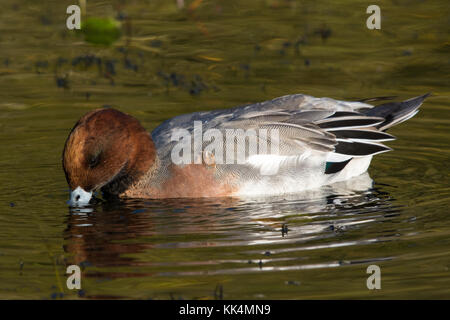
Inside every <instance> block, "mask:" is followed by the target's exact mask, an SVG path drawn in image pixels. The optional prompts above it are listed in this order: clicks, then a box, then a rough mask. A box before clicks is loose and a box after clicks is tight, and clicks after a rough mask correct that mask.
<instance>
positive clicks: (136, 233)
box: [0, 0, 450, 299]
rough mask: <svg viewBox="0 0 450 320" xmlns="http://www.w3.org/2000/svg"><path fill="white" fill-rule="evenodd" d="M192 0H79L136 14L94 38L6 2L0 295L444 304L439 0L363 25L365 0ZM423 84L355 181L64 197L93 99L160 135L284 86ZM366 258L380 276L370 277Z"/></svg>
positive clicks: (445, 154) (444, 133) (445, 83)
mask: <svg viewBox="0 0 450 320" xmlns="http://www.w3.org/2000/svg"><path fill="white" fill-rule="evenodd" d="M190 3H194V4H199V6H198V7H196V8H193V9H190V10H179V9H178V8H177V7H176V1H151V2H150V1H148V2H143V3H140V4H138V3H133V4H124V3H123V2H122V1H112V2H107V1H96V2H95V3H88V15H89V16H111V17H116V16H119V17H123V16H125V15H127V16H128V17H130V20H129V22H127V23H128V25H129V27H128V30H129V31H128V32H124V34H123V35H122V38H121V39H120V40H118V42H116V43H115V44H114V45H113V46H110V47H102V46H95V45H92V44H88V43H86V42H84V41H83V38H82V37H80V36H77V35H75V34H74V33H73V32H69V31H68V30H67V29H65V18H66V16H67V15H66V14H65V9H66V5H68V4H65V3H63V2H60V1H46V3H45V4H36V3H35V2H34V1H25V0H24V1H12V0H5V1H3V2H2V10H1V11H0V143H1V147H2V150H1V153H0V230H1V232H0V298H2V299H17V298H31V299H59V298H63V299H77V298H87V299H94V298H138V299H148V298H152V299H171V298H173V299H179V298H183V299H187V298H200V299H214V298H224V299H244V298H248V299H305V298H447V299H448V298H450V289H449V288H450V274H449V267H450V253H449V249H450V217H449V209H448V205H449V200H448V198H449V196H450V183H449V169H448V161H449V159H450V152H449V150H450V148H449V147H450V135H449V124H450V120H449V118H448V112H449V107H450V99H449V98H450V91H449V84H450V81H449V80H450V79H449V74H450V61H449V52H450V45H449V42H448V41H449V38H448V34H449V31H450V30H449V29H450V23H449V18H448V17H449V14H448V13H449V12H448V3H447V2H446V1H434V2H432V3H429V2H424V1H413V0H408V1H407V0H397V1H380V2H379V5H380V7H381V10H382V16H383V21H382V29H381V30H380V31H371V30H368V29H367V28H366V27H365V20H366V18H367V16H368V15H367V14H366V13H365V9H366V5H367V4H366V3H365V2H360V1H347V2H346V4H341V3H339V4H338V3H336V2H335V1H321V2H316V1H310V2H309V1H282V0H267V1H245V3H243V2H242V1H206V0H205V1H196V2H190V1H186V4H187V5H189V4H190ZM123 23H124V24H126V23H125V22H123ZM124 29H126V28H125V27H124ZM127 39H128V40H127ZM426 92H433V94H434V96H432V97H430V98H429V99H428V100H427V101H426V102H425V104H424V106H423V107H422V111H421V112H420V113H419V114H418V115H417V116H416V117H415V118H413V119H411V120H409V121H408V122H407V123H404V124H402V125H399V126H397V127H395V128H393V129H392V130H390V133H391V134H394V135H395V136H396V137H397V138H398V140H396V141H393V142H389V143H388V145H389V146H391V147H393V148H394V150H395V151H393V152H389V153H385V154H382V155H378V156H376V157H375V158H374V160H373V162H372V165H371V167H370V170H369V174H370V177H369V176H368V175H367V176H362V177H360V178H359V179H358V180H357V181H353V182H352V183H349V184H345V185H340V186H333V187H331V188H324V189H322V190H317V191H312V192H308V193H306V194H299V195H290V196H286V197H277V198H267V199H252V200H239V199H190V200H189V199H184V200H165V201H162V200H160V201H150V200H128V201H121V202H116V203H114V202H109V203H99V204H97V205H95V206H92V207H90V208H86V210H79V209H70V208H69V207H68V206H67V204H66V201H67V199H68V187H67V184H66V182H65V179H64V174H63V171H62V168H61V153H62V147H63V144H64V141H65V139H66V137H67V135H68V133H69V131H70V129H71V127H72V126H73V124H74V123H75V122H76V120H77V119H78V118H79V117H80V116H81V115H83V114H84V113H86V112H87V111H89V110H92V109H94V108H98V107H101V106H103V105H109V106H113V107H116V108H118V109H120V110H122V111H125V112H128V113H130V114H132V115H133V116H135V117H137V118H138V119H139V120H140V121H141V123H142V124H143V125H144V127H146V128H148V130H152V129H153V128H155V127H156V126H157V125H158V124H159V123H161V121H163V120H165V119H167V118H170V117H172V116H175V115H178V114H182V113H187V112H192V111H198V110H212V109H219V108H225V107H232V106H235V105H238V104H245V103H249V102H257V101H263V100H267V99H271V98H274V97H277V96H281V95H285V94H292V93H306V94H310V95H314V96H329V97H333V98H337V99H360V98H366V97H373V96H391V95H394V96H398V97H399V98H398V99H406V98H409V97H413V96H416V95H419V94H423V93H426ZM371 179H373V183H372V180H371ZM286 231H287V232H286ZM70 264H78V265H80V266H81V267H82V269H83V277H82V291H77V290H73V291H71V290H68V289H67V288H66V286H65V281H66V275H65V270H66V267H67V266H68V265H70ZM371 264H376V265H378V266H380V268H381V273H382V280H381V285H382V289H381V290H368V289H367V287H366V279H367V277H368V276H369V275H368V274H367V273H366V269H367V267H368V266H369V265H371Z"/></svg>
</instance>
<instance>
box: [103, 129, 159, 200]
mask: <svg viewBox="0 0 450 320" xmlns="http://www.w3.org/2000/svg"><path fill="white" fill-rule="evenodd" d="M130 140H131V141H130V145H131V148H130V150H129V151H128V152H129V155H128V160H127V161H126V162H125V163H124V165H123V167H122V169H121V170H120V171H119V173H117V174H116V176H115V177H114V178H113V179H112V180H111V182H109V183H107V184H106V185H105V186H103V187H102V189H101V190H102V192H103V193H104V195H105V196H106V197H108V196H115V197H117V196H120V195H121V194H123V193H125V192H126V191H127V190H129V189H130V188H132V187H133V186H135V185H137V184H139V182H140V181H141V180H142V179H145V177H147V176H148V175H149V174H152V173H153V172H155V171H156V169H157V167H158V166H159V161H158V156H157V153H156V149H155V145H154V143H153V141H152V139H151V137H150V134H149V133H148V132H146V131H141V132H137V133H136V134H134V135H133V136H132V137H130ZM118 151H119V152H127V151H121V150H118Z"/></svg>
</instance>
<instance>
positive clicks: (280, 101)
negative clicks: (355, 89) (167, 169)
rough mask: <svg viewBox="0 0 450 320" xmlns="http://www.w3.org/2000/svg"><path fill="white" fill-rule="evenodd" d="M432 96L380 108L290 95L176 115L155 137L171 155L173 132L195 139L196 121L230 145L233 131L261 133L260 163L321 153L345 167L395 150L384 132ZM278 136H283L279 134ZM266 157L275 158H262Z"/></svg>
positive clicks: (156, 131)
mask: <svg viewBox="0 0 450 320" xmlns="http://www.w3.org/2000/svg"><path fill="white" fill-rule="evenodd" d="M426 97H427V95H424V96H421V97H417V98H413V99H410V100H407V101H404V102H398V103H387V104H383V105H380V106H377V107H374V106H372V105H369V104H366V103H362V102H347V101H339V100H334V99H330V98H314V97H310V96H306V95H301V94H299V95H290V96H284V97H280V98H276V99H273V100H270V101H265V102H261V103H257V104H252V105H247V106H242V107H236V108H233V109H226V110H216V111H211V112H197V113H192V114H187V115H182V116H179V117H175V118H173V119H171V120H169V121H166V122H165V123H163V124H162V125H161V126H160V127H158V128H157V129H155V131H154V132H153V133H152V135H153V139H154V140H155V143H156V145H157V147H158V150H163V154H165V155H168V153H169V152H170V149H171V148H172V147H173V145H174V143H176V142H174V141H172V139H171V134H172V133H173V130H177V129H182V130H186V132H188V133H190V134H192V135H194V133H195V130H194V127H195V122H197V124H198V123H201V130H202V133H205V132H206V131H207V130H209V129H215V130H219V131H220V132H222V133H223V135H222V136H223V139H224V143H226V141H225V140H226V132H227V130H232V131H233V130H234V131H236V130H240V131H244V135H245V132H248V130H250V131H255V132H256V139H257V141H258V144H259V143H261V144H262V145H264V144H265V145H266V146H268V147H267V148H265V149H264V150H262V151H261V150H258V152H257V153H258V154H257V157H253V158H252V159H253V160H254V161H268V159H269V158H270V159H272V160H274V161H279V162H286V161H285V160H286V159H287V158H289V159H291V157H292V156H293V157H294V158H295V159H294V160H295V161H294V162H295V163H297V162H298V161H303V160H306V159H307V158H308V157H310V156H314V155H316V156H319V157H322V158H323V157H325V159H326V162H327V163H342V164H343V165H344V166H345V163H346V162H348V161H349V160H350V159H351V158H353V157H365V156H370V155H375V154H378V153H381V152H386V151H389V150H391V149H390V148H389V147H387V146H385V145H383V144H382V142H384V141H389V140H393V139H394V137H393V136H392V135H390V134H387V133H385V132H383V130H385V129H386V128H389V127H390V126H392V125H394V124H397V123H400V122H402V121H405V120H406V119H409V118H410V117H412V116H413V115H414V114H416V113H417V111H418V108H419V106H420V105H421V103H422V102H423V100H424V99H425V98H426ZM272 132H276V133H277V135H276V136H273V135H272V134H271V133H272ZM197 133H198V132H197ZM238 134H242V132H241V133H238ZM253 135H254V134H253ZM275 140H276V141H275ZM274 142H276V143H277V144H278V148H275V150H276V152H275V153H276V154H274V152H272V149H271V147H270V146H272V145H273V143H274ZM207 145H208V141H203V144H202V148H203V149H204V148H205V147H206V146H207ZM193 152H194V150H193ZM158 153H159V152H158ZM266 155H269V156H270V157H262V158H261V156H266ZM250 156H251V154H250V153H247V154H246V155H245V157H246V161H249V162H250V163H251V162H252V161H251V160H252V159H250ZM194 157H195V156H194ZM291 163H292V161H291ZM324 165H325V162H324ZM327 167H331V168H334V169H332V170H331V171H330V173H332V171H334V170H337V169H336V168H339V165H335V166H329V165H328V164H327ZM342 168H343V167H342Z"/></svg>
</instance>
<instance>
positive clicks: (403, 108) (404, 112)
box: [363, 93, 431, 131]
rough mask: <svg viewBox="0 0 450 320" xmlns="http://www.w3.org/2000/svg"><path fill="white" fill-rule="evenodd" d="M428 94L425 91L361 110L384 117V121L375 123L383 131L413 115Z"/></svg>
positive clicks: (368, 114) (374, 115) (367, 113)
mask: <svg viewBox="0 0 450 320" xmlns="http://www.w3.org/2000/svg"><path fill="white" fill-rule="evenodd" d="M430 95H431V93H427V94H424V95H422V96H419V97H415V98H412V99H409V100H405V101H402V102H389V103H384V104H381V105H378V106H376V107H373V108H372V109H368V110H365V111H363V112H364V114H366V115H367V116H370V117H381V118H385V119H386V120H385V121H384V122H382V123H380V124H379V125H377V128H378V129H379V130H382V131H384V130H386V129H388V128H390V127H392V126H394V125H396V124H398V123H401V122H403V121H405V120H408V119H409V118H411V117H412V116H414V115H415V114H416V112H417V111H418V110H417V109H419V107H420V106H421V105H422V102H423V101H424V100H425V99H426V98H427V97H428V96H430Z"/></svg>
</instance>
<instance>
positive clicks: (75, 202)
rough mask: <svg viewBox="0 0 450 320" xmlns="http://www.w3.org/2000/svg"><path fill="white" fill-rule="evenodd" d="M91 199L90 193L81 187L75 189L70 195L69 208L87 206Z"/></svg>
mask: <svg viewBox="0 0 450 320" xmlns="http://www.w3.org/2000/svg"><path fill="white" fill-rule="evenodd" d="M91 199H92V192H88V191H85V190H84V189H83V188H81V187H77V188H76V189H75V190H73V191H72V192H71V193H70V200H69V205H70V206H71V207H83V206H86V205H88V204H89V201H91Z"/></svg>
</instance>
